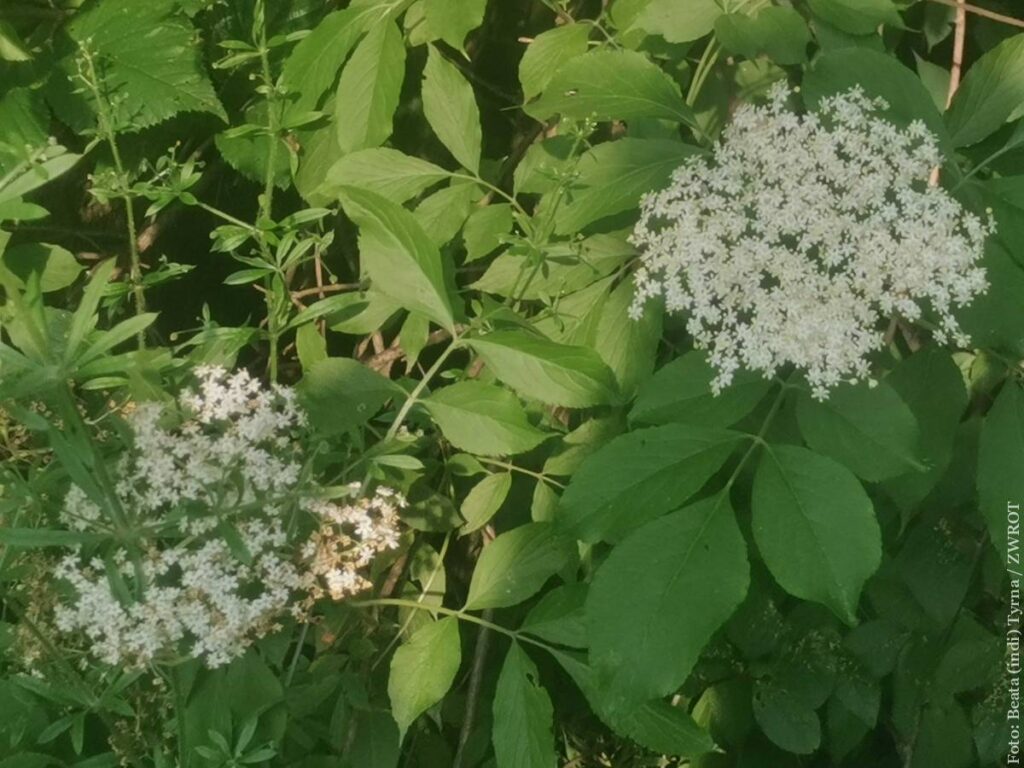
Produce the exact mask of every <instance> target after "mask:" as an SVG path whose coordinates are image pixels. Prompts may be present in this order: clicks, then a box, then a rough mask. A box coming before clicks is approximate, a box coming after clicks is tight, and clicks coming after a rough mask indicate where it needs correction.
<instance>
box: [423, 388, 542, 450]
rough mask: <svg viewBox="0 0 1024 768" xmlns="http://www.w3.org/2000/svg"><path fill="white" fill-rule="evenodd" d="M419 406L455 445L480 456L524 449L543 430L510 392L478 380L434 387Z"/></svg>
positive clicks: (534, 443)
mask: <svg viewBox="0 0 1024 768" xmlns="http://www.w3.org/2000/svg"><path fill="white" fill-rule="evenodd" d="M423 406H424V407H425V408H426V409H427V410H428V411H430V415H431V416H432V417H433V418H434V421H436V422H437V424H438V426H439V427H441V432H442V433H443V434H444V436H445V439H447V440H448V442H450V443H451V444H452V445H454V446H455V447H456V448H459V449H461V450H463V451H469V452H470V453H475V454H477V455H480V456H501V455H513V454H517V453H524V452H526V451H529V450H532V449H533V448H536V447H537V445H539V444H540V442H541V441H542V440H544V439H545V438H547V436H548V435H547V434H545V433H544V432H542V431H541V430H539V429H537V428H536V427H534V426H533V425H532V424H530V422H529V421H528V420H527V418H526V411H524V410H523V406H522V405H520V404H519V400H518V399H517V398H516V396H515V395H513V394H512V393H511V392H509V391H507V390H504V389H501V388H500V387H496V386H494V385H493V384H484V383H483V382H479V381H462V382H459V383H457V384H452V385H450V386H447V387H444V388H443V389H438V390H435V391H434V392H432V393H431V395H430V396H429V397H428V398H426V399H425V400H423Z"/></svg>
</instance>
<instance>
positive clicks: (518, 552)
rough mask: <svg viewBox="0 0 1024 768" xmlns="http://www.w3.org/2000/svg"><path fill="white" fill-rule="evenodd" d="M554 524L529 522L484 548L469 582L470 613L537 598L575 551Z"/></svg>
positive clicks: (573, 545) (503, 534)
mask: <svg viewBox="0 0 1024 768" xmlns="http://www.w3.org/2000/svg"><path fill="white" fill-rule="evenodd" d="M575 549H576V548H575V544H574V542H572V541H570V540H569V539H567V538H565V537H564V536H562V535H561V534H560V533H559V532H558V531H556V530H555V527H554V526H553V525H551V523H527V524H526V525H521V526H519V527H518V528H513V529H512V530H511V531H506V532H505V533H502V534H501V535H499V536H498V537H497V538H496V539H495V540H494V541H492V542H491V543H490V544H488V545H487V546H486V547H484V550H483V552H482V553H481V554H480V559H479V560H477V563H476V569H475V570H474V571H473V579H472V580H471V581H470V583H469V597H468V598H467V599H466V609H467V610H473V611H475V610H480V609H483V608H505V607H508V606H510V605H516V604H518V603H521V602H522V601H523V600H525V599H526V598H528V597H531V596H532V595H534V594H535V593H536V592H537V591H538V590H539V589H540V588H541V587H543V586H544V582H546V581H547V580H548V579H550V578H551V577H552V576H554V575H555V574H556V573H558V572H559V571H560V570H562V568H563V567H564V566H565V565H566V563H568V562H569V560H570V558H571V557H572V555H573V553H574V552H575Z"/></svg>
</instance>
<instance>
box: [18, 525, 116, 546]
mask: <svg viewBox="0 0 1024 768" xmlns="http://www.w3.org/2000/svg"><path fill="white" fill-rule="evenodd" d="M106 538H107V537H106V536H103V535H102V534H98V533H85V532H82V531H57V530H51V529H47V528H0V543H3V544H5V545H6V546H9V547H19V548H22V549H38V548H40V547H75V546H80V545H82V544H96V543H99V542H101V541H104V540H105V539H106Z"/></svg>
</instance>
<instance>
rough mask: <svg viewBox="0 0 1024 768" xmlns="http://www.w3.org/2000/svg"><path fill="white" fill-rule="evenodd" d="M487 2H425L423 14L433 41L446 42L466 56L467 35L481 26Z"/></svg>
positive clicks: (475, 0) (484, 0) (469, 0)
mask: <svg viewBox="0 0 1024 768" xmlns="http://www.w3.org/2000/svg"><path fill="white" fill-rule="evenodd" d="M486 10H487V0H423V13H424V18H425V19H426V24H427V32H428V34H429V37H430V39H431V40H444V41H445V42H446V43H448V45H450V46H451V47H452V48H454V49H455V50H457V51H462V53H463V54H464V55H465V48H464V47H463V43H465V40H466V35H468V34H469V33H470V32H472V31H473V30H474V29H476V28H477V27H479V26H480V24H481V23H483V20H484V11H486Z"/></svg>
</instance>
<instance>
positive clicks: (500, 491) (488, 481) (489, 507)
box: [459, 472, 512, 534]
mask: <svg viewBox="0 0 1024 768" xmlns="http://www.w3.org/2000/svg"><path fill="white" fill-rule="evenodd" d="M511 488H512V473H511V472H496V473H495V474H493V475H488V476H487V477H485V478H484V479H483V480H481V481H480V482H479V483H477V484H476V485H474V486H473V487H472V488H471V489H470V491H469V493H467V494H466V498H465V499H464V500H463V502H462V506H461V507H460V508H459V513H460V514H461V515H462V518H463V519H464V520H465V521H466V524H465V525H463V526H462V531H461V532H462V533H463V534H467V533H472V532H473V531H476V530H479V529H480V528H483V527H484V526H485V525H487V523H489V522H490V521H491V518H492V517H494V515H495V513H496V512H497V511H498V510H499V509H500V508H501V505H502V504H504V503H505V498H506V497H507V496H508V492H509V490H510V489H511Z"/></svg>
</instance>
